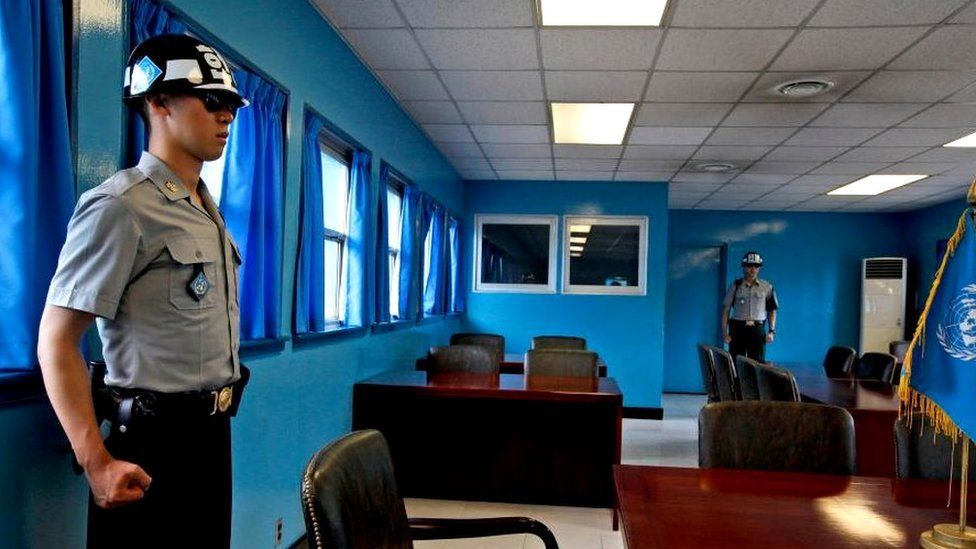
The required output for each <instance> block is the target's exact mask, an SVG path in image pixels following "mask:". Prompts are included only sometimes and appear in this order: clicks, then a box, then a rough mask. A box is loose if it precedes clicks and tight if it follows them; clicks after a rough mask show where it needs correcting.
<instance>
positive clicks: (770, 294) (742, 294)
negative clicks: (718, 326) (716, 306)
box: [721, 252, 779, 362]
mask: <svg viewBox="0 0 976 549" xmlns="http://www.w3.org/2000/svg"><path fill="white" fill-rule="evenodd" d="M762 264H763V260H762V256H760V255H759V253H758V252H747V253H746V254H745V255H744V256H742V278H737V279H736V280H735V282H733V283H732V285H731V286H729V291H728V292H726V294H725V299H724V300H723V301H722V305H723V308H722V318H721V322H722V334H724V336H725V342H726V343H728V344H729V354H730V355H732V358H735V357H737V356H739V355H745V356H747V357H749V358H752V359H755V360H758V361H759V362H765V361H766V344H767V343H772V342H773V339H774V338H775V334H776V310H777V309H779V301H778V300H777V299H776V290H774V289H773V285H772V284H770V283H769V282H768V281H766V280H762V279H760V278H759V269H760V268H762ZM730 310H731V312H732V314H731V315H730V314H729V311H730ZM767 321H768V322H769V331H766V329H765V324H766V322H767Z"/></svg>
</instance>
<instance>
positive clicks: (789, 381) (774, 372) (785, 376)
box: [756, 364, 800, 402]
mask: <svg viewBox="0 0 976 549" xmlns="http://www.w3.org/2000/svg"><path fill="white" fill-rule="evenodd" d="M756 387H757V388H758V389H759V400H763V401H767V402H768V401H777V402H800V388H799V387H798V386H797V384H796V377H794V376H793V373H792V372H790V371H789V370H784V369H782V368H777V367H775V366H770V365H769V364H758V365H757V366H756Z"/></svg>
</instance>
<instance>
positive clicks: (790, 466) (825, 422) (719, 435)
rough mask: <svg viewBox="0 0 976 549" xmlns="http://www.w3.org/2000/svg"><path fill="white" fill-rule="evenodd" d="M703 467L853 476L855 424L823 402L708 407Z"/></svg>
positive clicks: (701, 435)
mask: <svg viewBox="0 0 976 549" xmlns="http://www.w3.org/2000/svg"><path fill="white" fill-rule="evenodd" d="M698 465H699V466H700V467H706V468H710V467H721V468H727V469H757V470H766V471H797V472H811V473H830V474H836V475H853V474H855V473H856V468H857V467H856V449H855V445H854V420H853V418H851V414H850V413H848V412H847V410H845V409H843V408H839V407H836V406H824V405H820V404H806V403H798V402H797V403H794V402H751V401H750V402H716V403H714V404H706V405H705V407H704V408H702V409H701V412H699V414H698Z"/></svg>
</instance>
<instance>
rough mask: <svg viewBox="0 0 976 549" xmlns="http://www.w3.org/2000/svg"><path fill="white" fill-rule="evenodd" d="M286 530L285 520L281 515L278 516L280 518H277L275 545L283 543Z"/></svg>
mask: <svg viewBox="0 0 976 549" xmlns="http://www.w3.org/2000/svg"><path fill="white" fill-rule="evenodd" d="M284 530H285V523H284V521H282V520H281V517H278V519H277V520H275V534H274V540H275V541H274V546H275V547H277V546H279V545H281V539H282V537H283V536H284Z"/></svg>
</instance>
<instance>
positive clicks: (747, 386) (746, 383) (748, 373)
mask: <svg viewBox="0 0 976 549" xmlns="http://www.w3.org/2000/svg"><path fill="white" fill-rule="evenodd" d="M761 365H762V364H761V363H760V362H758V361H757V360H755V359H752V358H749V357H747V356H745V355H739V356H737V357H735V366H736V370H737V373H738V374H739V396H740V397H742V400H759V385H758V383H759V382H758V380H757V378H756V375H757V374H756V370H758V369H759V367H760V366H761Z"/></svg>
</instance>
